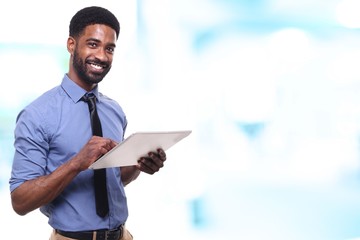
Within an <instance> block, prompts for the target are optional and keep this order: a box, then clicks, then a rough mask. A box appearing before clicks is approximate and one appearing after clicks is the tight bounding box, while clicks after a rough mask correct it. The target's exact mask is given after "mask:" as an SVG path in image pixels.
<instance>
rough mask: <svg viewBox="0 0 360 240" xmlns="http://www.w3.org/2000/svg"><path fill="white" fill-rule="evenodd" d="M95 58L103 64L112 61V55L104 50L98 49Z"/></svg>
mask: <svg viewBox="0 0 360 240" xmlns="http://www.w3.org/2000/svg"><path fill="white" fill-rule="evenodd" d="M95 57H96V58H97V59H99V60H100V61H102V62H108V61H110V60H111V58H110V54H108V53H107V52H106V49H104V48H98V49H97V51H96V53H95Z"/></svg>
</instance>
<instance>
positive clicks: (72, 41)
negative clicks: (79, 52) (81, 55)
mask: <svg viewBox="0 0 360 240" xmlns="http://www.w3.org/2000/svg"><path fill="white" fill-rule="evenodd" d="M75 44H76V40H75V39H74V38H73V37H68V40H67V50H68V52H69V53H70V54H71V55H72V54H73V53H74V50H75Z"/></svg>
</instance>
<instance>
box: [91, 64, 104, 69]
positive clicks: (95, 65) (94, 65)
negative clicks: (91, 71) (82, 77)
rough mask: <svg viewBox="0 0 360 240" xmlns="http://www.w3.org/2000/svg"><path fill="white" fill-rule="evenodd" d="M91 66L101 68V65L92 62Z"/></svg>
mask: <svg viewBox="0 0 360 240" xmlns="http://www.w3.org/2000/svg"><path fill="white" fill-rule="evenodd" d="M91 66H92V67H93V68H96V69H102V66H100V65H97V64H94V63H92V64H91Z"/></svg>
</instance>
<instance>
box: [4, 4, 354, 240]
mask: <svg viewBox="0 0 360 240" xmlns="http://www.w3.org/2000/svg"><path fill="white" fill-rule="evenodd" d="M89 5H100V6H103V7H106V8H108V9H110V10H111V11H112V12H113V13H115V15H117V16H118V18H119V21H120V24H121V33H120V38H119V41H118V44H117V45H118V47H117V50H116V54H115V59H114V63H113V68H112V70H111V72H110V73H109V75H108V76H107V77H106V79H104V81H103V82H102V83H101V85H100V91H101V92H103V93H104V94H106V95H108V96H110V97H112V98H114V99H115V100H117V101H118V102H119V103H120V104H121V105H122V107H123V108H124V110H125V112H126V114H127V118H128V120H129V125H128V129H127V133H126V135H130V134H131V133H133V132H135V131H158V130H169V131H170V130H188V129H190V130H192V131H193V132H192V134H191V135H190V136H189V137H188V138H186V139H184V140H182V141H181V142H180V143H179V144H178V145H175V146H174V147H173V148H171V149H169V150H168V152H167V154H168V161H167V162H166V167H165V168H163V169H162V171H161V172H159V173H157V174H155V175H153V176H148V175H145V174H143V175H141V176H140V177H139V179H138V180H137V181H136V182H133V183H132V184H130V185H129V186H127V187H126V191H127V195H128V202H129V211H130V216H129V220H128V222H127V226H128V228H129V229H130V231H131V232H132V233H133V235H134V236H135V239H136V240H146V239H159V240H160V239H164V240H165V239H174V240H176V239H187V240H193V239H194V240H195V239H196V240H197V239H199V240H201V239H203V240H220V239H229V240H230V239H231V240H239V239H246V240H252V239H254V240H255V239H256V240H258V239H275V240H283V239H284V240H285V239H286V240H289V239H291V240H298V239H299V240H312V239H317V240H319V239H324V240H343V239H346V240H350V239H351V240H354V239H360V228H359V225H360V166H359V163H360V161H359V160H360V158H359V157H360V156H359V153H360V152H359V150H360V145H359V143H360V142H359V140H360V138H359V137H360V68H359V67H358V66H359V63H360V14H359V11H360V1H357V0H293V1H288V0H197V1H190V0H181V1H180V0H172V1H165V0H155V1H154V0H152V1H150V0H137V1H135V0H133V1H125V0H120V1H119V0H117V1H115V0H111V1H110V0H107V1H95V0H93V1H90V0H87V1H81V0H74V1H71V2H70V1H69V2H66V1H65V2H64V1H45V0H32V1H25V0H18V1H6V2H4V3H3V4H2V7H1V8H0V20H1V22H2V23H3V24H2V33H1V34H0V65H1V66H2V68H1V82H2V86H3V88H4V89H3V90H2V91H1V92H2V94H1V96H0V122H1V124H0V142H1V144H0V194H1V195H0V203H1V204H0V225H1V229H2V230H3V231H4V232H5V233H7V234H8V236H11V239H31V240H32V239H34V240H38V239H48V238H49V235H50V232H51V229H50V227H49V226H48V224H47V219H46V218H45V217H44V216H42V215H41V214H40V212H39V211H38V210H36V211H34V212H31V213H29V214H28V215H26V216H18V215H16V214H15V213H14V212H13V210H12V208H11V204H10V193H9V186H8V180H9V177H10V168H11V163H12V156H13V145H12V144H13V130H14V126H15V120H16V116H17V114H18V112H19V111H20V110H21V109H22V108H23V107H24V106H25V105H26V104H28V103H29V102H30V101H32V100H33V99H35V98H36V97H37V96H39V95H40V94H41V93H42V92H44V91H46V90H48V89H50V88H52V87H54V86H56V85H58V84H60V82H61V79H62V77H63V74H64V73H65V72H67V69H68V59H69V55H68V52H67V50H66V39H67V37H68V24H69V21H70V19H71V17H72V16H73V15H74V14H75V12H76V11H78V10H79V9H80V8H82V7H85V6H89Z"/></svg>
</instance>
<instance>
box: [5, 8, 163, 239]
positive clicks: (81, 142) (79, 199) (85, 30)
mask: <svg viewBox="0 0 360 240" xmlns="http://www.w3.org/2000/svg"><path fill="white" fill-rule="evenodd" d="M119 32H120V25H119V22H118V20H117V18H116V17H115V16H114V15H113V14H112V13H111V12H110V11H108V10H107V9H104V8H102V7H87V8H84V9H81V10H80V11H78V12H77V13H76V14H75V15H74V16H73V18H72V19H71V22H70V26H69V37H68V40H67V50H68V52H69V53H70V61H69V71H68V73H66V74H65V75H64V77H63V79H62V82H61V84H60V85H59V86H56V87H54V88H53V89H50V90H49V91H47V92H45V93H44V94H43V95H41V96H40V97H38V98H37V99H36V100H34V101H33V102H32V103H30V104H29V105H28V106H26V107H25V108H24V109H23V110H22V111H21V112H20V113H19V115H18V117H17V121H16V128H15V142H14V146H15V154H14V161H13V167H12V172H11V178H10V181H9V182H10V191H11V200H12V205H13V208H14V210H15V212H16V213H18V214H20V215H25V214H27V213H29V212H31V211H33V210H35V209H37V208H40V211H41V212H42V213H43V214H44V215H45V216H47V217H48V219H49V221H48V222H49V224H50V226H51V227H52V228H53V229H54V231H53V232H52V234H51V238H50V239H51V240H61V239H79V240H87V239H89V240H94V239H108V240H119V239H122V240H128V239H132V236H131V234H130V233H129V232H128V231H127V230H126V229H125V222H126V220H127V218H128V208H127V202H126V195H125V191H124V186H126V185H127V184H128V183H130V182H131V181H133V180H135V179H136V178H137V177H138V175H139V174H140V172H141V171H142V172H146V173H148V174H154V173H155V172H157V171H159V169H160V168H162V167H163V165H164V161H165V160H166V154H165V152H164V151H163V150H162V149H158V151H157V152H151V153H144V154H145V155H146V156H147V157H143V158H141V159H139V161H138V165H136V166H130V167H122V168H107V169H105V170H104V169H102V170H101V171H100V170H90V169H88V167H89V166H90V165H91V164H92V163H93V162H95V161H96V160H97V159H98V158H99V157H100V156H102V155H103V154H105V153H107V152H108V151H110V150H111V149H112V148H113V147H115V146H116V145H117V143H119V142H121V141H123V138H124V133H125V130H126V126H127V120H126V116H125V114H124V112H123V110H122V108H121V107H120V105H119V104H118V103H117V102H116V101H114V100H112V99H111V98H109V97H107V96H105V95H103V94H102V93H100V92H99V89H98V83H100V82H101V81H102V80H103V78H104V77H105V76H106V75H107V73H108V72H109V71H110V69H111V65H112V61H113V56H114V51H115V48H116V41H117V39H118V36H119ZM89 111H90V112H89ZM96 119H97V120H96ZM99 119H100V120H99ZM99 122H100V123H99ZM99 180H101V184H103V185H100V183H99ZM99 192H100V193H101V194H98V193H99ZM99 203H100V204H99Z"/></svg>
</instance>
